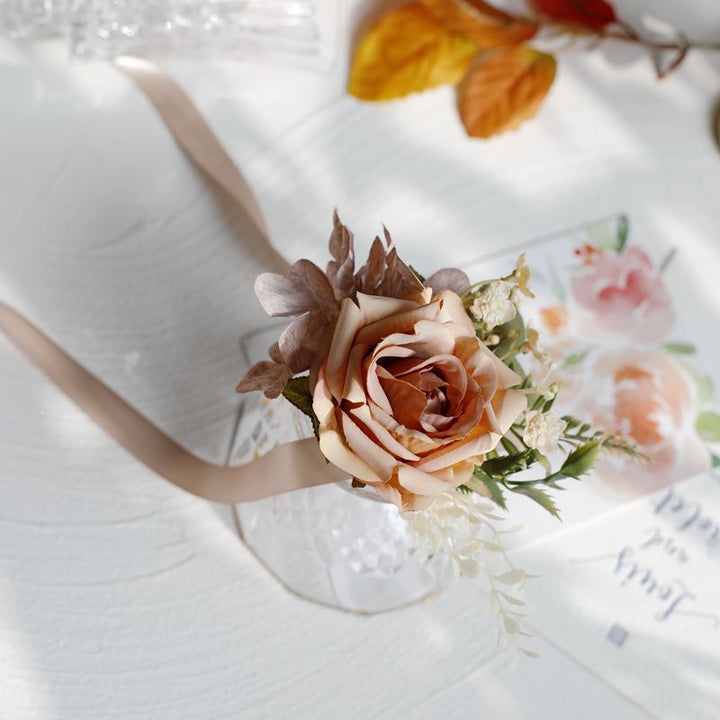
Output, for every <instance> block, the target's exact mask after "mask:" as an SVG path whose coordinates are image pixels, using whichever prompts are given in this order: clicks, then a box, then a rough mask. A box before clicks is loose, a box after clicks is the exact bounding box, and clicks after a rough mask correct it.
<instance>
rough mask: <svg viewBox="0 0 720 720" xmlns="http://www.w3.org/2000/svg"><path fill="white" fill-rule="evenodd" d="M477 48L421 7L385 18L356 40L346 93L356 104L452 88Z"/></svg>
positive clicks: (413, 5) (405, 8) (407, 7)
mask: <svg viewBox="0 0 720 720" xmlns="http://www.w3.org/2000/svg"><path fill="white" fill-rule="evenodd" d="M476 50H477V46H476V45H475V44H474V43H472V42H470V41H469V40H467V39H466V38H462V37H459V36H457V35H454V34H452V33H451V32H449V31H448V30H447V29H446V28H444V27H443V26H442V25H441V24H440V23H439V22H438V21H437V20H436V18H435V16H434V15H433V14H432V13H431V12H430V11H429V10H428V9H427V8H425V7H424V6H423V5H422V4H421V3H420V2H414V3H411V4H410V5H404V6H402V7H400V8H398V9H397V10H394V11H392V12H390V13H388V14H387V15H385V16H384V17H383V18H382V19H381V20H379V21H378V22H377V23H376V24H375V25H373V27H371V28H370V30H369V31H368V32H367V34H366V35H365V36H364V37H362V38H361V40H360V42H359V44H358V46H357V48H356V50H355V56H354V58H353V63H352V68H351V71H350V82H349V87H348V91H349V92H350V94H351V95H354V96H355V97H357V98H360V99H361V100H393V99H395V98H399V97H404V96H405V95H409V94H410V93H412V92H418V91H420V90H426V89H428V88H434V87H437V86H438V85H444V84H445V83H456V82H458V81H459V80H460V78H462V76H463V75H464V73H465V71H466V70H467V68H468V65H469V64H470V60H471V59H472V56H473V54H474V53H475V51H476Z"/></svg>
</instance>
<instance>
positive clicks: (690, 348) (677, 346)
mask: <svg viewBox="0 0 720 720" xmlns="http://www.w3.org/2000/svg"><path fill="white" fill-rule="evenodd" d="M663 349H664V350H665V351H667V352H669V353H670V354H671V355H694V354H695V346H694V345H690V344H689V343H679V342H669V343H665V344H664V345H663Z"/></svg>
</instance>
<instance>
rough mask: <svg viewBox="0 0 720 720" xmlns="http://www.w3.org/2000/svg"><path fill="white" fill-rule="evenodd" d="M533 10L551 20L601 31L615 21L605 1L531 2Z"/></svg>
mask: <svg viewBox="0 0 720 720" xmlns="http://www.w3.org/2000/svg"><path fill="white" fill-rule="evenodd" d="M532 2H533V5H534V6H535V9H536V10H537V11H538V12H541V13H542V14H543V15H547V16H548V17H550V18H552V19H553V20H558V21H559V22H564V23H568V24H570V25H583V26H585V27H589V28H592V29H593V30H601V29H602V28H604V27H605V26H606V25H609V24H610V23H613V22H615V21H616V20H617V15H616V14H615V9H614V8H613V6H612V5H611V4H610V3H609V2H607V0H532Z"/></svg>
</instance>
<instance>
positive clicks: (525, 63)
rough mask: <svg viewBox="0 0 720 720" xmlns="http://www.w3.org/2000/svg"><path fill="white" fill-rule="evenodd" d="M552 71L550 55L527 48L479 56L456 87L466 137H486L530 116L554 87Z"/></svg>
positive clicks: (553, 63)
mask: <svg viewBox="0 0 720 720" xmlns="http://www.w3.org/2000/svg"><path fill="white" fill-rule="evenodd" d="M555 68H556V63H555V58H554V57H553V56H552V55H548V54H547V53H542V52H539V51H538V50H533V49H531V48H528V47H512V48H502V49H498V50H492V51H489V52H487V53H482V54H480V55H478V57H477V58H476V60H475V62H473V64H472V67H471V68H470V70H468V73H467V75H466V76H465V78H464V79H463V81H462V83H461V84H460V86H459V87H458V108H459V110H460V117H461V119H462V122H463V125H464V126H465V130H466V131H467V133H468V135H470V136H472V137H480V138H488V137H491V136H492V135H497V134H498V133H502V132H505V131H506V130H514V129H515V128H517V127H518V126H520V125H521V124H522V123H524V122H525V121H526V120H529V119H530V118H531V117H533V116H534V115H535V113H536V112H537V111H538V108H539V107H540V105H541V104H542V101H543V100H544V98H545V95H547V92H548V90H550V87H551V86H552V84H553V80H554V79H555Z"/></svg>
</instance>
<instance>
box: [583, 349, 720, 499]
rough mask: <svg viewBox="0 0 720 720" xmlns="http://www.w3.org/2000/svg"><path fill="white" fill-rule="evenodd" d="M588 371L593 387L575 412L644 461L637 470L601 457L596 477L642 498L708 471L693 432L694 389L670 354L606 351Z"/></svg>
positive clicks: (704, 454) (615, 459)
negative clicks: (628, 446)
mask: <svg viewBox="0 0 720 720" xmlns="http://www.w3.org/2000/svg"><path fill="white" fill-rule="evenodd" d="M590 370H591V373H592V377H593V382H592V383H587V384H586V391H585V393H584V395H583V397H582V398H581V399H579V402H578V406H579V408H580V411H581V412H584V413H586V415H587V417H589V418H590V419H591V421H592V423H593V424H595V425H597V426H598V427H600V428H603V429H604V430H606V431H607V432H610V433H616V434H618V435H622V436H624V437H626V438H628V439H629V440H631V441H633V442H635V443H636V444H637V446H638V449H639V450H640V451H641V452H642V453H644V454H645V455H647V456H648V457H649V458H650V461H649V462H648V463H646V464H642V465H641V464H637V463H636V462H635V461H631V460H628V459H627V458H622V457H611V458H607V459H606V460H604V461H601V462H600V463H599V464H598V476H600V477H601V478H603V479H606V480H608V481H610V483H611V484H612V485H614V486H616V487H618V488H620V489H622V490H623V491H624V492H627V493H629V494H642V493H645V492H648V491H651V490H653V489H655V488H660V487H663V486H665V485H667V484H669V483H671V482H675V481H677V480H681V479H683V478H685V477H689V476H690V475H692V474H694V473H697V472H702V471H704V470H707V469H708V467H709V457H708V453H707V451H706V450H705V449H704V447H703V445H702V443H701V442H700V440H699V439H698V437H697V435H696V433H695V431H694V428H693V424H694V419H695V414H696V413H695V391H694V387H693V386H692V385H691V384H690V382H689V381H688V378H687V377H686V374H685V372H684V371H683V369H682V368H681V367H680V366H679V365H678V364H677V362H676V361H675V360H673V358H672V357H671V356H670V355H668V354H667V353H665V352H662V351H661V350H647V349H643V350H640V349H637V348H622V349H617V350H611V351H607V352H604V353H602V354H601V355H600V356H599V357H598V358H597V359H596V361H595V363H594V365H593V367H592V368H591V369H590ZM630 463H632V465H631V464H630Z"/></svg>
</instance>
